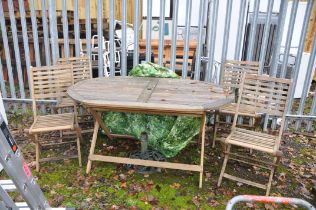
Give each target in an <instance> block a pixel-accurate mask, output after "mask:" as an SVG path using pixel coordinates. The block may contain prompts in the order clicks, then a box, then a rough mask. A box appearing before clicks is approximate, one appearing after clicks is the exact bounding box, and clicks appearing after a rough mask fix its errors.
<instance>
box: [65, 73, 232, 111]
mask: <svg viewBox="0 0 316 210" xmlns="http://www.w3.org/2000/svg"><path fill="white" fill-rule="evenodd" d="M68 94H69V96H70V97H71V98H73V99H74V100H76V101H78V102H80V103H82V104H84V105H86V106H88V107H98V108H99V109H102V108H104V109H107V110H111V109H113V110H116V111H118V110H125V109H126V111H127V110H131V111H136V110H138V109H139V110H140V111H143V112H145V111H146V110H147V111H150V112H159V111H162V112H169V111H170V112H172V111H175V112H183V113H201V112H203V111H205V110H209V109H214V108H217V107H219V106H221V105H224V104H226V103H229V102H231V101H232V100H233V96H232V95H228V94H227V93H225V92H224V91H223V90H222V89H221V88H220V87H218V86H215V85H213V84H209V83H206V82H201V81H192V80H182V79H163V78H146V77H112V78H94V79H88V80H84V81H80V82H78V83H77V84H75V85H74V86H72V87H70V88H69V89H68Z"/></svg>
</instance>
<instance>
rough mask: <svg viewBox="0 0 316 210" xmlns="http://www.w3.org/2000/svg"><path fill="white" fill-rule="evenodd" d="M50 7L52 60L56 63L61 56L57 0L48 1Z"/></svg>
mask: <svg viewBox="0 0 316 210" xmlns="http://www.w3.org/2000/svg"><path fill="white" fill-rule="evenodd" d="M48 9H49V13H48V16H49V26H50V37H51V45H52V61H53V64H56V62H57V60H58V58H59V48H58V32H57V21H56V2H55V1H48Z"/></svg>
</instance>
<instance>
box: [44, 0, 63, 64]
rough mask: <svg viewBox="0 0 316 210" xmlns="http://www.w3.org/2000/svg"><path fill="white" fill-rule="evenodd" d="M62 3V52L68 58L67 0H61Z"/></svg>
mask: <svg viewBox="0 0 316 210" xmlns="http://www.w3.org/2000/svg"><path fill="white" fill-rule="evenodd" d="M44 1H45V0H44ZM62 4H63V9H62V16H63V36H64V53H65V57H66V58H68V57H69V42H68V17H67V1H66V0H63V2H62Z"/></svg>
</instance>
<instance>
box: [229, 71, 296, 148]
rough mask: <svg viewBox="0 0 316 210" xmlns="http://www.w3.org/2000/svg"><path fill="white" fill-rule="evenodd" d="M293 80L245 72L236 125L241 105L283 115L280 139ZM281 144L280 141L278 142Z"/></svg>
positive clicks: (260, 111) (279, 115) (262, 112)
mask: <svg viewBox="0 0 316 210" xmlns="http://www.w3.org/2000/svg"><path fill="white" fill-rule="evenodd" d="M290 87H291V80H289V79H283V78H275V77H269V76H264V75H254V74H244V75H243V77H242V83H241V85H240V95H239V97H238V104H237V107H236V113H235V116H234V122H233V129H234V128H235V127H236V123H237V118H238V115H239V114H241V113H240V112H239V107H240V105H242V106H243V108H247V109H249V110H251V111H254V112H255V113H261V114H267V115H269V116H276V117H282V122H281V126H280V129H279V139H280V138H281V136H282V132H283V128H284V122H285V115H286V112H287V110H286V109H287V102H288V98H289V94H288V93H289V91H290ZM278 144H279V142H278Z"/></svg>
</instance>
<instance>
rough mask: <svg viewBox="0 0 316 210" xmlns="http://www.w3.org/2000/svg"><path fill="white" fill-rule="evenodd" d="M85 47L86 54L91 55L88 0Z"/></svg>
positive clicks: (87, 2) (87, 6) (87, 5)
mask: <svg viewBox="0 0 316 210" xmlns="http://www.w3.org/2000/svg"><path fill="white" fill-rule="evenodd" d="M85 6H86V49H87V55H88V56H89V57H90V56H91V18H90V0H86V2H85Z"/></svg>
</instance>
